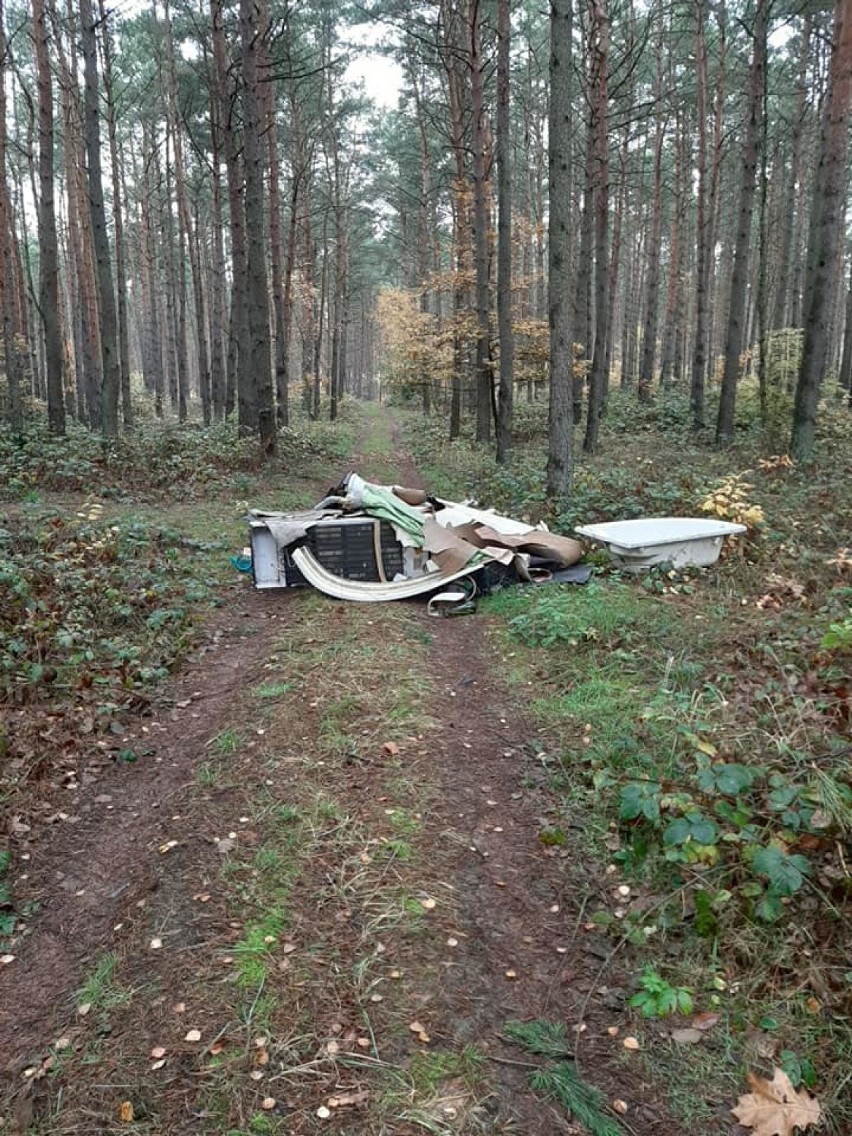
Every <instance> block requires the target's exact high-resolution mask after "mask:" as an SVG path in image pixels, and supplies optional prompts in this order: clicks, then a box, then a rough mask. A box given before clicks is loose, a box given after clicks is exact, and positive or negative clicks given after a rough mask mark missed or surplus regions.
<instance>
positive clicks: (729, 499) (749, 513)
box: [699, 473, 766, 534]
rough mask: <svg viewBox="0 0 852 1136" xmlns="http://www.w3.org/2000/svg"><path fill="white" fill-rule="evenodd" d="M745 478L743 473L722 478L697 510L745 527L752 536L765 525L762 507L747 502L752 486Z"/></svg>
mask: <svg viewBox="0 0 852 1136" xmlns="http://www.w3.org/2000/svg"><path fill="white" fill-rule="evenodd" d="M745 477H746V475H745V474H743V473H736V474H732V475H731V476H730V477H725V478H723V479H722V481H721V482H719V484H718V485H717V486H716V487H715V488H714V489H712V490H711V491H710V492H709V493H708V494H707V496H706V497H705V498H704V500H703V501H702V502H701V503H700V505H699V508H700V509H701V511H702V512H703V513H710V514H711V515H712V516H714V517H719V518H720V519H722V520H725V521H733V522H734V523H735V524H739V525H745V526H746V528H747V529H748V531H749V533H750V534H754V533H755V532H757V530H758V529H759V528H761V526H762V525H764V524H766V517H765V515H764V512H763V507H762V506H761V505H757V504H755V503H754V502H753V501H751V500H749V494H750V493H751V490H752V489H754V486H753V485H751V484H750V483H749V482H747V481H746V480H745Z"/></svg>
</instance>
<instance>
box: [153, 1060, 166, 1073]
mask: <svg viewBox="0 0 852 1136" xmlns="http://www.w3.org/2000/svg"><path fill="white" fill-rule="evenodd" d="M165 1063H166V1059H165V1057H161V1058H160V1060H159V1061H155V1062H154V1063H153V1064H152V1066H151V1072H152V1073H155V1072H156V1071H157V1070H158V1069H162V1067H163V1066H164V1065H165Z"/></svg>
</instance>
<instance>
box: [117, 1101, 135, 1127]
mask: <svg viewBox="0 0 852 1136" xmlns="http://www.w3.org/2000/svg"><path fill="white" fill-rule="evenodd" d="M118 1119H119V1120H120V1121H121V1123H122V1124H132V1123H133V1104H132V1103H131V1102H130V1101H122V1102H121V1104H120V1105H119V1106H118Z"/></svg>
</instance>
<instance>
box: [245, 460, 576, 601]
mask: <svg viewBox="0 0 852 1136" xmlns="http://www.w3.org/2000/svg"><path fill="white" fill-rule="evenodd" d="M248 520H249V536H250V540H251V566H252V575H253V577H254V583H255V586H256V587H257V588H287V587H294V586H298V585H304V584H310V585H312V586H313V587H315V588H317V589H318V590H319V591H321V592H325V593H326V594H327V595H330V596H334V597H335V598H337V599H346V600H355V601H361V602H373V603H375V602H382V601H386V600H394V599H405V598H410V597H412V596H418V595H427V594H429V593H431V592H433V591H435V590H436V589H438V588H441V587H443V586H444V585H445V584H447V583H449V582H451V581H452V580H457V579H460V578H461V577H463V576H469V575H472V574H474V573H477V572H482V571H484V570H486V569H487V568H488V567H489V566H491V567H497V568H498V571H502V572H504V573H505V575H506V577H508V578H513V579H516V580H529V579H531V578H532V577H531V575H530V567H531V561H533V562H534V563H535V564H538V563H541V562H542V561H544V562H545V563H546V564H548V565H552V566H553V567H554V568H555V569H557V570H558V569H561V568H566V567H568V566H570V565H572V564H576V562H577V561H578V560H579V559H580V557H581V556H582V554H583V547H582V545H581V544H580V543H579V541H576V540H573V539H572V538H571V537H565V536H559V535H558V534H556V533H551V532H549V531H548V529H547V528H546V526H544V525H537V526H531V525H529V524H525V523H524V522H522V521H517V520H514V519H513V518H511V517H503V516H501V515H500V514H498V513H494V512H491V511H490V510H482V509H477V508H475V507H474V506H472V505H466V504H458V503H456V502H452V501H444V500H442V499H440V498H436V497H430V496H428V495H427V494H426V493H425V492H423V491H422V490H416V489H406V488H403V487H400V486H384V485H374V484H372V483H371V482H368V481H364V479H363V478H361V477H359V476H358V474H355V473H350V474H348V475H347V477H346V478H345V479H344V481H343V483H342V484H341V485H340V486H338V487H337V488H336V489H334V490H332V491H331V492H330V493H329V494H328V495H327V496H326V497H325V498H323V500H322V501H320V502H319V503H318V504H317V505H316V506H314V508H313V509H309V510H306V511H303V512H298V513H269V512H262V511H259V510H253V511H252V512H251V513H250V515H249V518H248Z"/></svg>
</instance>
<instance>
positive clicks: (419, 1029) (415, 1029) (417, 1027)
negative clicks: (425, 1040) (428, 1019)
mask: <svg viewBox="0 0 852 1136" xmlns="http://www.w3.org/2000/svg"><path fill="white" fill-rule="evenodd" d="M408 1028H409V1029H410V1030H411V1032H412V1033H423V1026H422V1024H421V1023H420V1022H409V1025H408Z"/></svg>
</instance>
